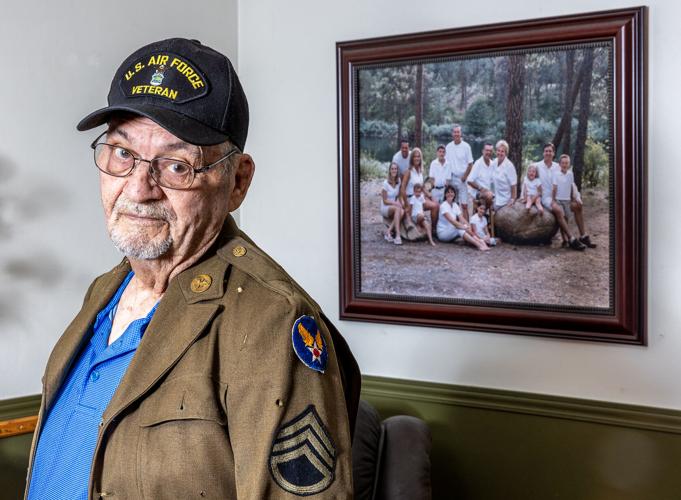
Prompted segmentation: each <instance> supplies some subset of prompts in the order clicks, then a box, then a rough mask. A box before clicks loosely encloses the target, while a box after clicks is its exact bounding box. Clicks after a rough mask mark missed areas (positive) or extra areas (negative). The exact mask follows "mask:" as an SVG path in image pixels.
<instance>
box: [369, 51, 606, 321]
mask: <svg viewBox="0 0 681 500" xmlns="http://www.w3.org/2000/svg"><path fill="white" fill-rule="evenodd" d="M611 55H612V48H611V46H610V45H609V44H589V45H580V46H574V47H568V48H565V47H563V48H560V49H558V48H556V49H542V50H536V51H534V50H533V51H525V52H523V53H520V52H509V53H507V54H499V55H496V54H495V55H493V56H484V57H483V56H480V57H465V58H456V59H452V60H436V61H433V62H417V63H409V64H407V63H405V64H392V65H381V66H375V67H365V68H361V69H359V70H358V72H357V80H358V89H357V94H358V95H357V101H358V102H357V113H358V116H357V117H356V120H357V129H358V130H357V132H358V142H359V148H358V152H359V158H358V164H359V169H358V175H359V206H358V207H357V209H358V215H359V227H360V238H359V239H360V242H359V256H360V259H359V262H360V269H359V276H360V288H361V292H362V293H364V294H377V295H383V296H386V295H388V296H400V297H407V298H413V299H417V300H418V299H419V298H428V299H430V300H433V299H435V300H444V301H453V302H460V303H466V302H472V303H479V302H494V303H509V304H514V305H518V304H520V305H526V306H531V307H536V306H542V305H544V306H550V307H557V308H568V309H573V308H589V309H604V310H607V309H608V308H609V307H611V294H612V284H611V282H612V268H613V257H612V241H611V239H612V238H611V235H612V233H613V230H612V224H613V220H612V216H611V213H612V208H613V207H612V205H611V203H612V190H611V186H612V181H613V179H612V171H613V168H612V165H613V161H612V127H613V113H612V109H613V102H612V91H611V83H612V68H611V66H612V65H611Z"/></svg>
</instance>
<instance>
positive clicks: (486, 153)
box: [482, 144, 493, 162]
mask: <svg viewBox="0 0 681 500" xmlns="http://www.w3.org/2000/svg"><path fill="white" fill-rule="evenodd" d="M492 150H493V148H492V145H491V144H485V145H484V146H483V147H482V156H483V158H485V160H486V161H488V162H489V160H490V159H491V158H492Z"/></svg>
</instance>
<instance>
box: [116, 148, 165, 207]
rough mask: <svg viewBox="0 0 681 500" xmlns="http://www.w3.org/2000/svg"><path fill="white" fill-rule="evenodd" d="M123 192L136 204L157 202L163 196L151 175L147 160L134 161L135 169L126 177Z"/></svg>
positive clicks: (149, 164)
mask: <svg viewBox="0 0 681 500" xmlns="http://www.w3.org/2000/svg"><path fill="white" fill-rule="evenodd" d="M125 192H126V194H127V195H128V197H129V198H130V199H131V200H133V201H136V202H144V201H147V200H157V199H160V198H161V197H162V196H163V190H162V189H161V188H160V187H159V185H158V184H157V183H156V181H155V180H154V178H153V177H152V175H151V162H150V161H149V160H143V159H141V158H140V159H137V158H136V159H135V167H134V168H133V169H132V172H131V173H130V175H128V177H127V183H126V186H125Z"/></svg>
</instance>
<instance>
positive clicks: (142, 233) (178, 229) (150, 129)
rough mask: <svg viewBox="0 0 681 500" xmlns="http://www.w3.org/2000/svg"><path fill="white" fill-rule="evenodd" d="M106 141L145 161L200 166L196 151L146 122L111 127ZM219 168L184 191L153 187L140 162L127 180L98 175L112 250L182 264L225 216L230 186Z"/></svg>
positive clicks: (132, 121)
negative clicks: (176, 160)
mask: <svg viewBox="0 0 681 500" xmlns="http://www.w3.org/2000/svg"><path fill="white" fill-rule="evenodd" d="M106 142H107V143H109V144H112V145H115V146H121V147H123V148H125V149H128V150H129V151H130V152H132V153H133V154H134V155H135V156H137V157H141V158H144V159H146V160H151V159H153V158H157V157H164V158H174V159H178V160H182V161H185V162H187V163H189V164H191V165H194V166H195V167H197V166H200V165H198V161H199V155H200V152H199V148H198V147H197V146H193V145H190V144H187V143H186V142H184V141H182V140H181V139H178V138H177V137H176V136H174V135H173V134H171V133H170V132H168V131H167V130H165V129H164V128H162V127H161V126H159V125H157V124H156V123H154V122H153V121H151V120H149V119H148V118H142V117H135V118H132V119H128V120H124V121H123V120H121V121H118V122H112V123H111V124H110V126H109V133H108V134H107V135H106ZM216 159H217V158H216ZM204 160H205V159H204ZM213 161H214V160H213ZM204 163H207V162H206V161H204ZM223 168H225V167H224V166H223V165H218V166H217V167H215V168H213V169H211V170H209V171H208V172H206V173H202V174H197V175H196V177H195V178H194V182H193V184H192V186H191V188H190V189H188V190H177V189H169V188H164V187H160V186H158V185H157V184H156V183H155V182H154V180H153V179H152V178H151V176H150V175H149V164H148V163H146V162H140V163H138V164H137V165H136V167H135V169H134V170H133V171H132V173H131V174H130V175H128V176H127V177H113V176H111V175H108V174H105V173H103V172H102V173H100V189H101V196H102V204H103V206H104V215H105V217H106V221H107V228H108V230H109V235H110V236H111V239H112V241H113V242H114V244H115V245H116V247H117V248H118V249H119V250H120V251H121V252H123V253H124V254H125V255H126V256H128V257H132V258H136V259H156V258H159V257H161V256H163V257H164V258H166V257H168V258H170V259H173V260H174V261H175V260H178V261H182V260H185V259H187V258H189V257H190V256H192V255H193V254H194V253H196V252H197V250H199V249H202V248H203V247H204V246H205V245H207V244H208V243H209V242H210V241H211V240H212V238H213V237H214V236H215V235H216V234H217V232H218V231H219V230H220V228H221V227H222V224H223V222H224V220H225V217H226V216H227V213H228V205H229V194H230V193H231V192H232V188H233V186H234V183H233V178H232V176H231V175H223Z"/></svg>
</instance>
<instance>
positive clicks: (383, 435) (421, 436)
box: [352, 400, 432, 500]
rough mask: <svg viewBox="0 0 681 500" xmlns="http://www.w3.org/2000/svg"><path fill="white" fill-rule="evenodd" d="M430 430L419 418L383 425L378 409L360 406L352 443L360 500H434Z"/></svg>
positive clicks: (387, 421) (403, 418)
mask: <svg viewBox="0 0 681 500" xmlns="http://www.w3.org/2000/svg"><path fill="white" fill-rule="evenodd" d="M430 449H431V437H430V429H429V428H428V426H427V425H426V423H425V422H424V421H423V420H421V419H419V418H416V417H410V416H407V415H397V416H394V417H390V418H387V419H385V420H383V421H381V417H380V416H379V414H378V412H377V411H376V409H375V408H373V407H372V406H371V405H370V404H369V403H367V402H366V401H364V400H361V401H360V402H359V408H358V411H357V422H356V424H355V437H354V439H353V442H352V477H353V481H354V485H355V499H356V500H388V499H389V500H401V499H404V500H422V499H423V500H430V498H431V497H432V492H431V483H430Z"/></svg>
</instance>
